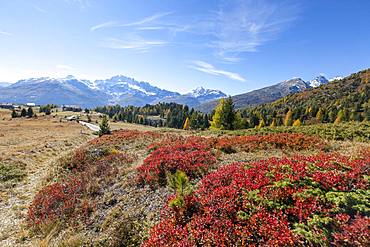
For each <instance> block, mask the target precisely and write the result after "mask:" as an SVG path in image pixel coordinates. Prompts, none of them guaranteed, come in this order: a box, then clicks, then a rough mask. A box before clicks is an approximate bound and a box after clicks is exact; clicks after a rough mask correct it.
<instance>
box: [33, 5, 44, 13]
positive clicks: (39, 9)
mask: <svg viewBox="0 0 370 247" xmlns="http://www.w3.org/2000/svg"><path fill="white" fill-rule="evenodd" d="M33 8H34V9H35V10H37V11H38V12H40V13H44V14H45V13H47V11H46V10H45V9H43V8H41V7H40V6H37V5H33Z"/></svg>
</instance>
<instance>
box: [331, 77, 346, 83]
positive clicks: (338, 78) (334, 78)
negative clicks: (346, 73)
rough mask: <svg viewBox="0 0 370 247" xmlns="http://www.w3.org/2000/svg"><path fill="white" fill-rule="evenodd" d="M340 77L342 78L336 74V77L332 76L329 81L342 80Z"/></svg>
mask: <svg viewBox="0 0 370 247" xmlns="http://www.w3.org/2000/svg"><path fill="white" fill-rule="evenodd" d="M342 79H343V77H341V76H336V77H333V78H331V79H329V82H332V81H338V80H342Z"/></svg>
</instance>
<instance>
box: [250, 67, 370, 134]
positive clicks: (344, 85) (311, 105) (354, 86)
mask: <svg viewBox="0 0 370 247" xmlns="http://www.w3.org/2000/svg"><path fill="white" fill-rule="evenodd" d="M369 79H370V69H367V70H363V71H360V72H358V73H355V74H352V75H350V76H348V77H346V78H344V79H342V80H335V81H333V82H331V83H328V84H325V85H322V86H320V87H318V88H313V89H309V90H306V91H303V92H300V93H296V94H291V95H288V96H286V97H284V98H282V99H279V100H277V101H275V102H273V103H270V104H264V105H260V106H257V107H252V108H247V109H244V110H243V116H244V117H246V118H248V119H249V123H250V125H252V126H251V127H254V126H255V125H258V124H259V123H260V122H261V121H262V120H263V121H264V125H265V126H266V125H271V124H272V123H273V122H274V123H273V125H275V126H277V125H283V124H284V125H292V124H293V122H294V121H295V120H297V119H299V120H300V123H304V124H311V123H334V122H336V123H339V122H344V121H363V120H370V84H369ZM288 112H289V114H290V115H291V116H290V118H291V119H287V116H286V115H287V114H288ZM285 120H288V121H287V122H285Z"/></svg>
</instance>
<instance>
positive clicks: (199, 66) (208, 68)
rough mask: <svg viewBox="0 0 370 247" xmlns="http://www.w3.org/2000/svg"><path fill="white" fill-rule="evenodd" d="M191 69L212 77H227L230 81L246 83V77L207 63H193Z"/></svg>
mask: <svg viewBox="0 0 370 247" xmlns="http://www.w3.org/2000/svg"><path fill="white" fill-rule="evenodd" d="M190 68H192V69H195V70H198V71H201V72H204V73H207V74H210V75H216V76H225V77H227V78H229V79H232V80H235V81H242V82H244V81H246V80H245V78H244V77H242V76H241V75H239V74H238V73H234V72H230V71H226V70H222V69H217V68H215V67H214V66H213V65H212V64H209V63H206V62H204V61H193V62H192V65H191V66H190Z"/></svg>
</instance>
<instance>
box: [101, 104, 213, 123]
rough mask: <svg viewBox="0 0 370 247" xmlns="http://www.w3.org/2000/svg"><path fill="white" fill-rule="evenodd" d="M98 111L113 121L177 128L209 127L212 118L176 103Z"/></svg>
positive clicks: (108, 107) (111, 107) (107, 107)
mask: <svg viewBox="0 0 370 247" xmlns="http://www.w3.org/2000/svg"><path fill="white" fill-rule="evenodd" d="M95 111H96V112H100V113H103V114H107V115H108V116H109V118H111V119H112V120H113V121H123V122H127V123H136V124H143V125H149V126H154V127H169V128H177V129H182V128H184V129H207V128H208V127H209V123H210V121H209V120H210V119H209V115H208V114H203V113H201V112H199V111H196V110H194V109H193V108H191V109H189V107H188V106H186V105H185V106H184V105H180V104H176V103H158V104H155V105H145V106H143V107H136V106H125V107H123V106H120V105H115V106H102V107H97V108H95Z"/></svg>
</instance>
